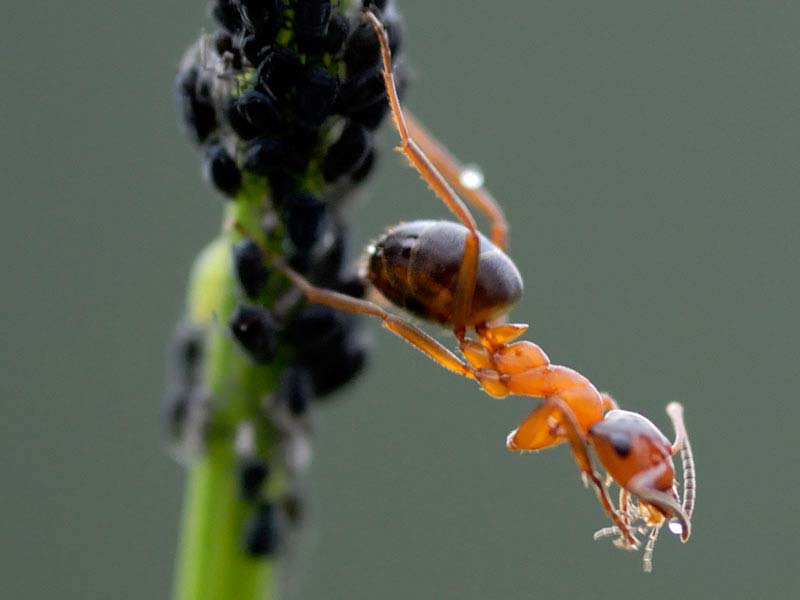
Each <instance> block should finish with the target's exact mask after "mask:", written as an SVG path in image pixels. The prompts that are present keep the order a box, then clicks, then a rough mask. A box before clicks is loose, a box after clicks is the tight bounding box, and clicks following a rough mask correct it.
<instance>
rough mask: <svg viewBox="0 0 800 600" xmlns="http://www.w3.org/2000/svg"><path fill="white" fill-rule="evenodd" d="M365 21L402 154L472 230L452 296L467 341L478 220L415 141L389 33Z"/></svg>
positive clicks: (458, 328)
mask: <svg viewBox="0 0 800 600" xmlns="http://www.w3.org/2000/svg"><path fill="white" fill-rule="evenodd" d="M364 18H365V19H367V20H369V22H370V24H371V25H372V27H373V29H374V30H375V33H376V34H377V36H378V41H379V42H380V45H381V56H382V58H383V81H384V84H385V85H386V94H387V96H388V97H389V105H390V106H391V109H392V118H393V120H394V124H395V127H396V128H397V132H398V133H399V134H400V140H401V144H400V148H399V149H400V151H401V152H402V153H403V154H405V155H406V157H407V158H408V160H409V161H410V162H411V165H412V166H413V167H414V168H415V169H416V170H417V172H419V174H420V175H421V176H422V178H423V179H424V180H425V181H426V182H427V183H428V185H429V186H431V188H432V189H433V191H434V192H435V193H436V195H437V196H439V198H440V199H441V200H442V202H444V203H445V205H446V206H447V208H449V209H450V211H451V212H452V213H453V214H454V215H455V216H456V217H457V218H458V220H459V221H461V223H462V224H463V225H464V226H465V227H466V228H467V229H468V230H469V232H468V233H467V236H466V239H465V240H464V257H463V259H462V261H461V267H460V268H459V270H458V280H457V282H456V290H455V294H454V296H453V305H454V306H453V323H454V324H455V327H454V332H455V334H456V337H458V338H459V339H463V338H464V334H465V332H466V320H467V316H468V315H469V312H470V309H471V307H472V295H473V293H474V292H475V279H476V278H477V273H478V251H479V245H480V238H479V237H478V229H477V226H476V225H475V219H474V218H473V217H472V213H470V212H469V208H467V206H466V205H465V204H464V202H463V201H462V200H461V198H459V197H458V194H456V193H455V192H454V191H453V188H451V187H450V185H448V183H447V181H446V180H445V178H444V177H443V176H442V174H441V173H440V172H439V170H438V169H437V168H436V167H435V166H434V165H433V163H432V162H431V160H430V159H429V158H428V157H427V156H426V155H425V153H424V152H423V151H422V149H421V148H420V147H419V146H418V145H417V143H416V142H415V141H414V139H412V137H411V135H410V134H409V132H408V125H407V124H406V119H405V116H404V115H403V109H402V108H401V107H400V99H399V98H398V96H397V88H396V87H395V82H394V76H393V75H392V57H391V53H390V51H389V39H388V36H387V35H386V30H385V29H384V27H383V24H382V23H381V22H380V20H379V19H378V17H377V16H376V15H375V13H373V12H372V11H370V10H367V11H366V12H365V13H364Z"/></svg>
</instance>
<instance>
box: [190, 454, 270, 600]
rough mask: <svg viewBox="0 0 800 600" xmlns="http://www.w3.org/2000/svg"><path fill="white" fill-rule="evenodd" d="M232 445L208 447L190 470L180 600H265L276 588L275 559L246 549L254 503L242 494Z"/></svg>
mask: <svg viewBox="0 0 800 600" xmlns="http://www.w3.org/2000/svg"><path fill="white" fill-rule="evenodd" d="M234 461H235V456H234V452H233V449H232V447H231V445H230V444H225V443H217V444H214V445H213V446H212V447H209V448H208V451H207V453H206V455H205V456H204V457H203V459H202V460H201V461H200V462H198V463H197V464H196V465H194V466H193V467H192V469H191V472H190V474H189V484H188V487H187V494H186V500H185V505H184V515H183V534H182V539H181V551H180V556H179V558H178V578H177V582H176V589H175V600H231V599H236V600H256V599H259V600H264V599H266V598H269V597H271V590H272V588H273V565H272V562H273V561H272V560H269V559H263V558H252V557H250V556H247V555H246V554H245V552H244V551H243V549H242V532H243V528H244V521H245V518H246V516H247V515H248V514H249V513H250V507H248V506H247V505H246V504H245V503H244V502H242V501H240V500H239V499H238V498H237V493H236V477H235V473H236V470H235V463H234Z"/></svg>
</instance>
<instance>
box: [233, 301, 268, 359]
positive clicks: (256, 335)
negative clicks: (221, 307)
mask: <svg viewBox="0 0 800 600" xmlns="http://www.w3.org/2000/svg"><path fill="white" fill-rule="evenodd" d="M229 326H230V329H231V333H233V336H234V337H235V338H236V341H237V342H239V345H240V346H241V347H242V348H243V349H244V350H245V351H246V352H247V354H248V355H249V356H250V358H252V359H253V362H256V363H259V364H268V363H270V362H272V360H273V359H274V358H275V353H276V351H277V346H278V344H277V334H278V326H277V324H276V323H275V320H274V319H273V318H272V315H271V314H270V313H269V311H268V310H266V309H265V308H261V307H259V306H245V305H240V306H239V307H237V308H236V310H235V311H234V313H233V315H232V316H231V318H230V321H229Z"/></svg>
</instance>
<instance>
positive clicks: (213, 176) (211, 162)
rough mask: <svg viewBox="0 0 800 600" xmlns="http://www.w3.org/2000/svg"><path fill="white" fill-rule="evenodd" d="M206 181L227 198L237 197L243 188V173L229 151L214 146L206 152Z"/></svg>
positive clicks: (217, 145)
mask: <svg viewBox="0 0 800 600" xmlns="http://www.w3.org/2000/svg"><path fill="white" fill-rule="evenodd" d="M203 172H204V173H205V176H206V179H208V181H209V182H210V183H211V184H212V185H213V186H214V187H215V188H217V190H219V191H220V192H222V193H223V194H225V195H226V196H235V195H236V193H237V192H238V191H239V190H240V189H241V187H242V173H241V171H239V167H237V166H236V161H234V160H233V158H232V157H231V155H230V154H228V151H227V150H225V148H223V147H222V146H221V145H219V144H214V145H213V146H211V147H209V149H208V150H207V151H206V160H205V163H204V165H203Z"/></svg>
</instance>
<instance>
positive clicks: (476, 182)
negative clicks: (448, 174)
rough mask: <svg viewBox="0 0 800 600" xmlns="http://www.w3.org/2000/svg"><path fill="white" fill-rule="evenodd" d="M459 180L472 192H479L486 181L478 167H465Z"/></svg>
mask: <svg viewBox="0 0 800 600" xmlns="http://www.w3.org/2000/svg"><path fill="white" fill-rule="evenodd" d="M458 179H459V180H460V181H461V185H463V186H464V187H465V188H469V189H471V190H477V189H478V188H480V187H481V186H483V181H484V179H483V172H482V171H481V168H480V167H479V166H477V165H467V166H465V167H464V168H463V169H462V170H461V174H460V175H459V176H458Z"/></svg>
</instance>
